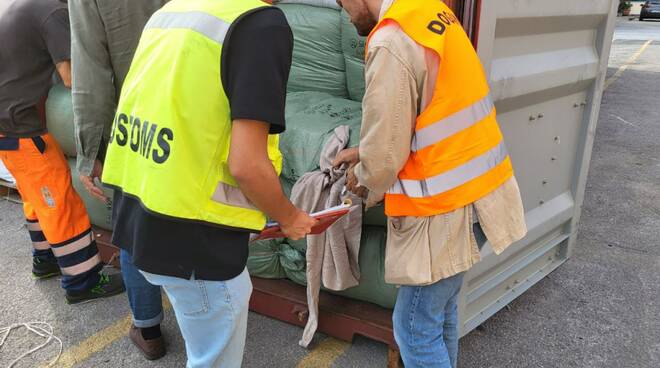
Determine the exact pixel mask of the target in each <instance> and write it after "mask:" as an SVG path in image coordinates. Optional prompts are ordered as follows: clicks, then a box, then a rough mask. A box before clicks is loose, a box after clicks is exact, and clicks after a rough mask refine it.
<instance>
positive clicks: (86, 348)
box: [42, 295, 172, 368]
mask: <svg viewBox="0 0 660 368" xmlns="http://www.w3.org/2000/svg"><path fill="white" fill-rule="evenodd" d="M171 308H172V305H171V304H170V302H169V300H168V299H167V297H165V295H163V311H168V310H170V309H171ZM132 324H133V318H132V317H131V314H129V315H127V316H126V317H124V318H122V319H120V320H118V321H116V322H115V323H113V324H111V325H110V326H108V327H106V328H104V329H102V330H100V331H99V332H97V333H95V334H93V335H92V336H90V337H88V338H86V339H85V340H83V341H81V342H79V343H78V344H76V345H75V346H72V347H71V348H69V349H67V350H66V351H65V352H63V353H62V355H61V356H60V359H59V360H58V361H57V362H56V363H55V364H54V365H53V367H58V368H72V367H73V366H75V365H76V364H79V363H82V362H84V361H85V360H87V359H89V358H90V357H91V356H92V355H94V354H96V353H98V352H100V351H102V350H104V349H105V348H107V347H108V346H110V345H112V344H113V343H114V342H115V341H117V340H119V339H120V338H122V337H124V336H126V335H127V334H128V330H129V329H130V328H131V325H132ZM136 354H137V352H136ZM43 367H47V365H45V366H43ZM43 367H42V368H43Z"/></svg>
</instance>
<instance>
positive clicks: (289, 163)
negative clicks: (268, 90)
mask: <svg viewBox="0 0 660 368" xmlns="http://www.w3.org/2000/svg"><path fill="white" fill-rule="evenodd" d="M361 107H362V106H361V104H360V103H359V102H355V101H351V100H347V99H344V98H339V97H334V96H331V95H329V94H327V93H321V92H296V93H289V94H288V95H287V99H286V124H287V127H286V131H285V132H284V133H283V134H282V135H281V137H280V151H281V152H282V156H283V157H284V164H283V168H282V175H281V176H282V178H283V179H285V180H287V181H291V182H292V183H295V182H296V181H297V180H298V178H300V176H302V175H303V174H305V173H307V172H310V171H314V170H318V169H319V159H320V156H321V151H322V149H323V147H324V146H325V143H326V142H327V140H328V139H329V138H330V136H331V134H332V132H333V131H334V130H335V128H336V127H338V126H341V125H348V126H349V128H350V134H351V138H350V142H349V146H356V145H357V144H358V143H359V141H360V124H361V123H362V108H361Z"/></svg>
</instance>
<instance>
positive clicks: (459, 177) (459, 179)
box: [388, 142, 508, 198]
mask: <svg viewBox="0 0 660 368" xmlns="http://www.w3.org/2000/svg"><path fill="white" fill-rule="evenodd" d="M507 156H508V152H507V149H506V146H505V145H504V142H501V143H500V144H498V145H497V146H495V147H494V148H493V149H491V150H490V151H488V152H486V153H484V154H482V155H481V156H479V157H477V158H475V159H473V160H471V161H469V162H467V163H466V164H463V165H461V166H459V167H457V168H455V169H452V170H449V171H447V172H444V173H442V174H440V175H436V176H434V177H431V178H428V179H425V180H404V179H399V180H397V182H396V183H395V184H394V186H393V187H392V188H391V189H390V190H389V191H388V193H390V194H404V195H406V196H408V197H411V198H424V197H433V196H436V195H438V194H442V193H445V192H447V191H450V190H452V189H454V188H456V187H459V186H461V185H463V184H465V183H467V182H469V181H471V180H473V179H475V178H478V177H479V176H481V175H484V174H486V173H487V172H489V171H490V170H492V169H494V168H495V167H497V165H499V164H501V163H502V162H504V160H505V159H506V158H507Z"/></svg>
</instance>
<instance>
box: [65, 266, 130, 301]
mask: <svg viewBox="0 0 660 368" xmlns="http://www.w3.org/2000/svg"><path fill="white" fill-rule="evenodd" d="M99 276H101V278H100V279H99V282H97V283H96V285H94V286H93V287H92V288H90V289H87V290H82V291H69V290H67V291H66V301H67V303H69V304H76V303H80V302H85V301H88V300H94V299H100V298H107V297H110V296H113V295H117V294H121V293H123V292H124V290H126V288H125V287H124V281H122V279H121V274H119V273H118V274H114V275H106V274H104V273H100V274H99Z"/></svg>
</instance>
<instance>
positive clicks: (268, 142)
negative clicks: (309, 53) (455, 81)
mask: <svg viewBox="0 0 660 368" xmlns="http://www.w3.org/2000/svg"><path fill="white" fill-rule="evenodd" d="M292 48H293V36H292V33H291V29H290V28H289V25H288V23H287V21H286V18H285V17H284V14H283V13H282V11H281V10H279V9H277V8H274V7H271V6H268V4H266V3H265V2H262V1H259V0H198V1H187V0H173V1H171V2H169V3H168V4H166V5H165V6H164V7H163V8H162V9H160V10H159V11H157V12H156V13H155V14H154V15H153V16H152V17H151V19H150V20H149V21H148V22H147V25H146V26H145V29H144V31H143V33H142V36H141V38H140V42H139V44H138V48H137V51H136V52H135V56H134V58H133V62H132V63H131V67H130V70H129V72H128V75H127V76H126V79H125V80H124V84H123V87H122V91H121V95H120V98H119V103H118V107H117V112H116V114H115V119H114V124H113V126H112V129H111V132H110V138H109V140H108V151H107V154H106V157H105V163H104V169H103V177H102V179H103V180H102V181H103V183H104V184H105V185H108V186H109V187H112V188H114V189H115V194H114V203H113V204H114V205H113V222H114V232H113V243H114V244H116V245H118V246H119V247H121V248H122V249H128V250H129V252H130V253H131V254H132V256H133V262H134V264H135V265H136V266H137V268H138V269H139V270H140V271H141V272H142V274H143V275H144V276H145V277H146V279H147V281H149V282H150V283H152V284H154V285H159V286H162V287H163V289H164V290H165V292H166V293H167V295H168V297H169V299H170V301H171V302H172V306H173V308H174V312H175V314H176V318H177V321H178V323H179V327H180V328H181V333H182V334H183V337H184V340H185V343H186V352H187V356H188V367H223V368H227V367H228V368H231V367H240V366H241V362H242V358H243V348H244V345H245V338H246V328H247V316H248V302H249V299H250V294H251V292H252V284H251V282H250V277H249V275H248V272H247V270H246V263H247V256H248V241H249V238H250V232H258V231H260V230H262V229H263V227H264V226H265V224H266V217H267V216H268V217H270V218H272V219H274V220H275V221H278V222H279V223H280V225H281V227H282V229H283V231H284V233H285V234H286V235H287V236H288V237H290V238H293V239H299V238H301V237H303V236H305V235H306V234H308V233H309V232H310V231H311V228H312V226H313V225H314V224H315V223H316V220H314V219H312V218H311V217H310V216H309V215H307V214H306V213H304V212H303V211H301V210H299V209H297V208H296V207H294V206H293V204H292V203H291V202H290V201H289V200H288V199H287V198H286V196H285V195H284V194H283V191H282V188H281V186H280V182H279V180H278V174H279V172H280V171H281V165H282V156H281V154H280V152H279V149H278V136H277V134H279V133H281V132H282V131H283V130H284V127H285V120H284V106H285V100H286V85H287V80H288V75H289V70H290V67H291V54H292Z"/></svg>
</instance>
